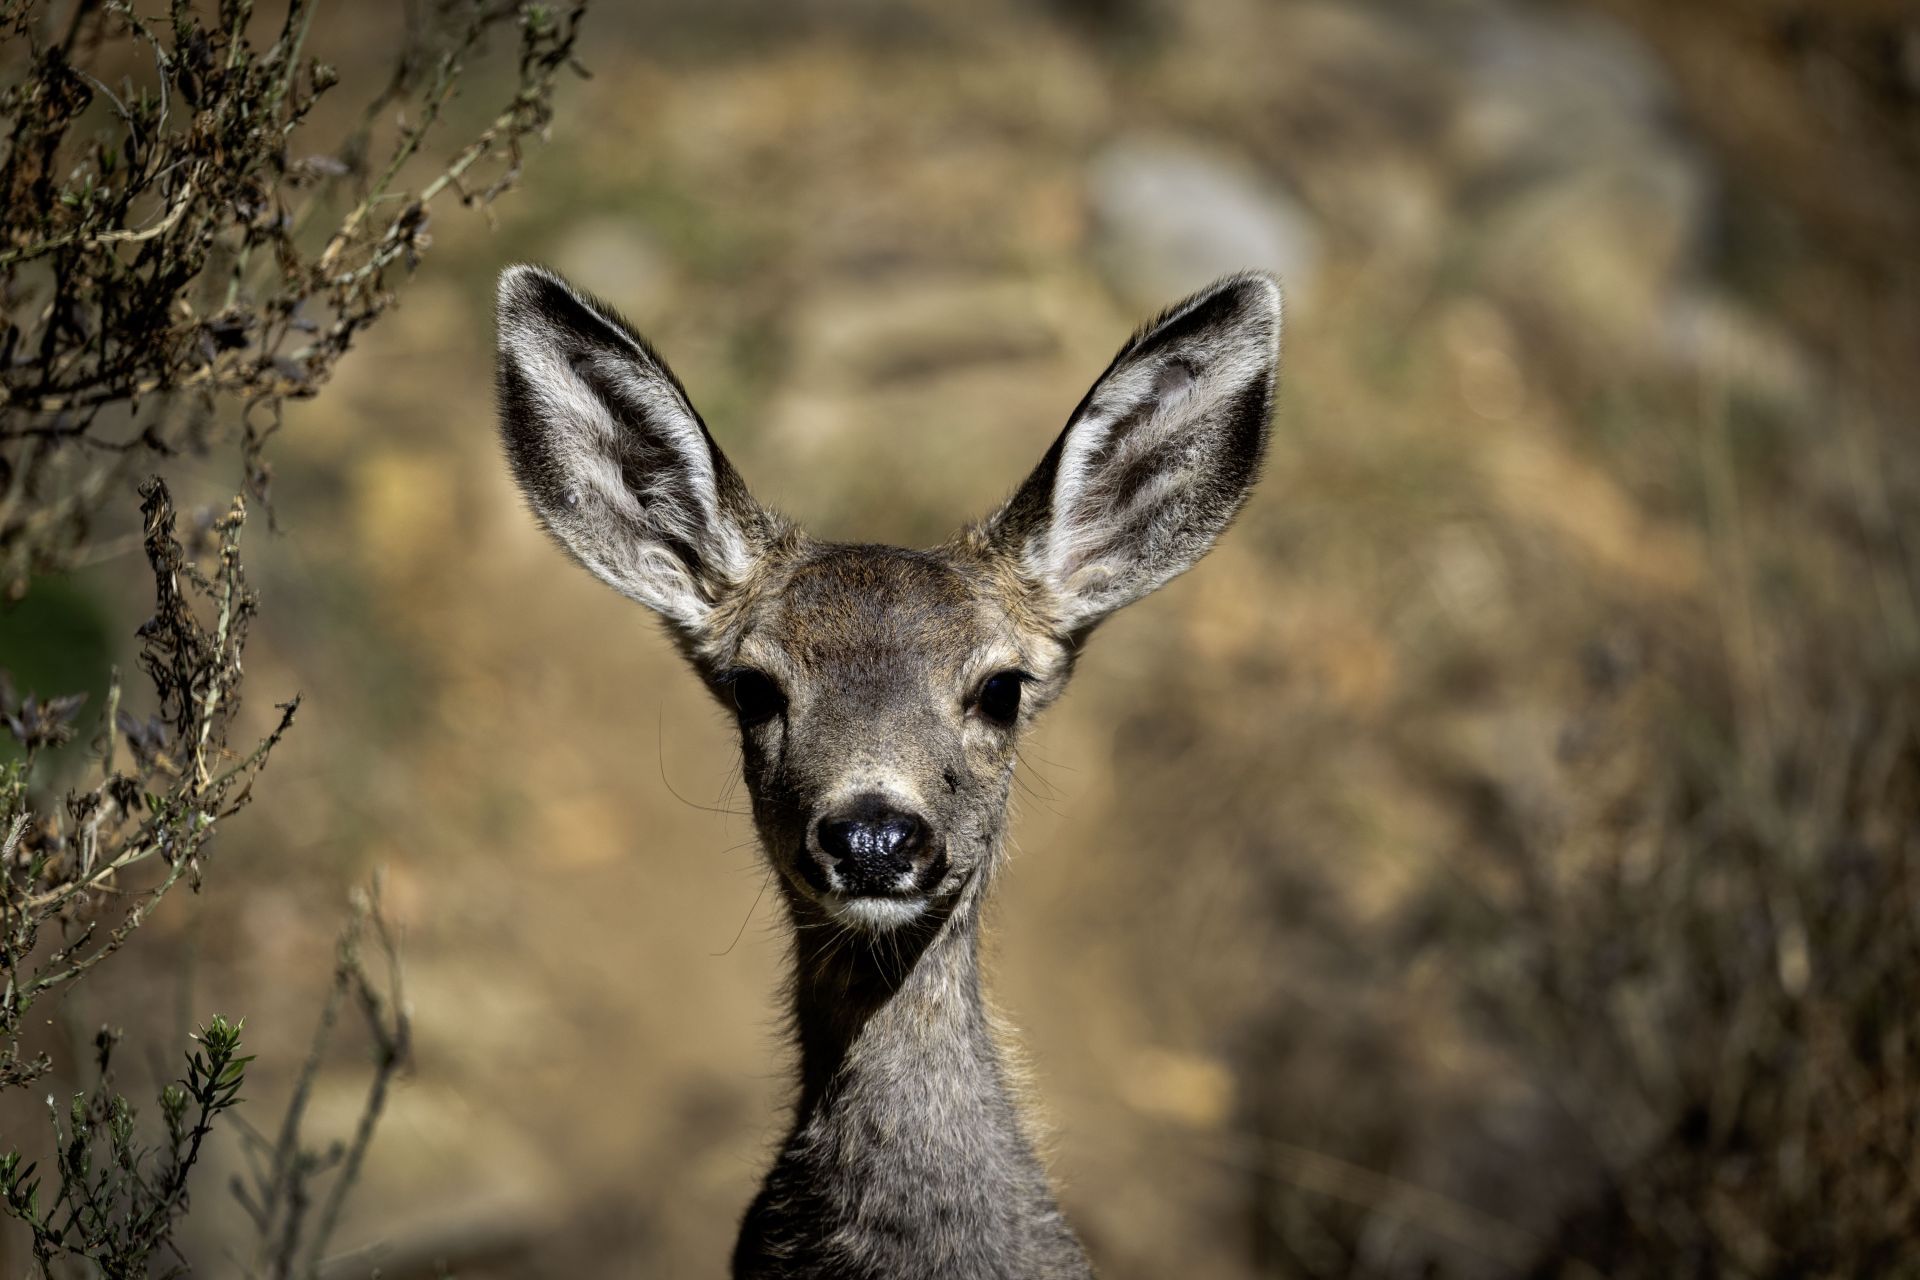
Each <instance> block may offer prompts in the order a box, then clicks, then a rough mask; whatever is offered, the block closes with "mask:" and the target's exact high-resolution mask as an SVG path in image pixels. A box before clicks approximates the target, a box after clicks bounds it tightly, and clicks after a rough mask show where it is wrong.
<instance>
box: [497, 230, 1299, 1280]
mask: <svg viewBox="0 0 1920 1280" xmlns="http://www.w3.org/2000/svg"><path fill="white" fill-rule="evenodd" d="M1279 338H1280V291H1279V288H1278V286H1277V285H1275V284H1274V282H1273V281H1272V280H1271V279H1269V278H1267V277H1265V276H1262V275H1252V274H1249V275H1240V276H1233V277H1230V278H1228V279H1226V280H1222V281H1220V282H1219V283H1217V284H1215V285H1213V286H1212V287H1210V288H1208V289H1206V290H1204V291H1202V292H1200V293H1198V294H1195V295H1194V296H1193V297H1191V298H1189V299H1187V300H1186V301H1185V302H1182V303H1180V304H1179V305H1178V306H1176V307H1174V308H1173V309H1171V310H1170V311H1168V312H1167V313H1166V314H1164V315H1162V316H1161V317H1160V318H1159V319H1157V320H1155V321H1153V322H1152V323H1151V324H1149V325H1147V326H1146V327H1145V328H1143V329H1141V330H1140V331H1139V332H1138V333H1137V334H1135V335H1134V337H1133V338H1132V339H1131V340H1130V341H1129V342H1128V343H1127V344H1126V345H1125V346H1124V347H1122V348H1121V349H1120V353H1119V355H1117V356H1116V357H1115V358H1114V361H1113V363H1112V365H1111V366H1109V367H1108V369H1107V371H1106V372H1105V373H1104V374H1102V375H1101V377H1100V379H1099V381H1097V382H1095V383H1094V385H1093V389H1092V390H1091V391H1089V392H1088V393H1087V395H1086V398H1085V399H1083V400H1082V401H1081V402H1080V405H1079V407H1078V408H1077V409H1075V410H1074V412H1073V415H1072V417H1071V418H1070V419H1069V420H1068V423H1067V426H1066V429H1065V430H1064V431H1063V432H1062V433H1061V435H1060V437H1059V438H1058V439H1057V440H1055V441H1054V443H1053V447H1052V448H1051V449H1049V450H1048V451H1047V454H1046V456H1045V457H1044V458H1042V459H1041V460H1040V465H1039V466H1038V467H1037V468H1036V469H1035V470H1034V472H1033V474H1032V475H1030V476H1028V477H1027V479H1026V481H1025V482H1024V483H1023V484H1022V485H1021V486H1020V488H1019V489H1018V490H1017V491H1016V492H1015V493H1014V495H1013V497H1012V498H1011V499H1009V500H1008V501H1007V503H1006V504H1005V505H1004V506H1002V507H1001V508H1000V509H999V510H998V511H997V512H995V513H994V514H993V515H991V516H989V517H988V518H987V519H985V520H983V521H981V522H980V523H978V524H975V525H972V526H970V527H968V528H966V529H965V530H963V531H962V532H960V533H959V534H958V535H956V536H955V537H954V538H953V539H951V540H950V541H948V542H947V543H946V544H945V545H943V546H940V547H937V548H935V549H933V550H930V551H909V550H905V549H902V548H897V547H885V546H867V545H849V544H842V543H829V542H819V541H815V540H814V539H812V538H809V537H808V536H807V535H806V534H804V533H802V532H801V531H800V530H799V529H798V528H796V527H795V526H794V525H792V524H791V523H789V522H788V521H787V520H785V519H783V518H782V517H780V516H779V515H776V514H775V513H774V512H772V511H769V510H768V509H766V508H765V507H762V506H761V505H759V504H758V503H757V502H755V501H754V499H753V498H752V496H751V495H750V494H749V493H748V492H747V486H746V485H745V484H744V483H742V481H741V479H740V477H739V475H738V474H737V473H736V472H735V471H734V469H733V467H732V466H731V465H730V464H729V463H728V461H727V459H726V457H725V456H724V455H723V454H722V453H721V452H720V448H719V446H718V445H717V444H715V443H714V440H713V437H712V436H711V435H709V434H708V432H707V429H706V427H705V425H704V424H703V423H702V422H701V420H700V416H699V414H697V413H696V412H695V411H694V409H693V406H692V404H691V403H690V402H689V401H688V399H687V394H686V391H685V389H684V388H682V387H681V385H680V383H679V381H678V379H676V378H675V377H674V375H673V373H672V371H671V370H669V369H668V368H667V366H666V364H665V363H664V362H663V361H662V360H661V359H660V357H659V356H657V355H656V354H654V352H653V349H652V348H651V347H649V346H648V345H647V343H646V341H645V340H644V339H642V338H641V337H640V336H639V335H638V334H637V333H635V332H634V331H633V330H632V329H631V328H630V327H628V325H627V324H626V323H625V322H624V321H622V320H621V319H620V317H619V316H617V315H616V314H614V312H613V311H612V310H611V309H610V308H608V307H607V306H605V305H604V304H603V303H601V302H599V301H597V300H596V299H594V298H593V297H591V296H589V295H587V294H585V293H583V292H581V291H579V290H577V289H574V288H573V287H571V286H570V285H568V284H567V282H566V281H564V280H562V279H561V278H560V277H559V276H557V275H554V274H552V273H551V272H548V271H546V270H544V269H542V268H539V267H532V266H520V267H514V268H511V269H510V270H508V271H507V272H506V274H505V275H503V276H502V277H501V279H500V297H499V362H500V363H499V381H500V388H499V390H500V424H501V432H502V436H503V439H504V442H505V446H506V453H507V458H508V460H509V462H510V463H511V465H512V468H513V473H514V476H515V477H516V479H517V480H518V482H519V485H520V488H521V490H522V491H523V492H524V494H525V495H526V499H527V502H528V503H529V504H530V505H531V506H532V508H533V511H534V514H535V515H536V516H537V517H538V518H539V519H540V522H541V523H542V524H544V525H545V526H546V528H547V530H548V531H549V532H550V533H551V534H552V535H553V536H554V538H555V539H556V540H558V541H559V543H560V545H561V546H562V547H563V548H565V549H566V550H567V551H568V552H569V553H571V554H572V555H573V557H574V558H575V559H577V560H578V561H579V562H580V563H581V564H583V565H585V566H586V567H587V568H588V569H590V570H592V571H593V573H594V574H596V575H597V576H599V577H600V578H601V579H602V580H603V581H605V582H606V583H608V584H609V585H610V586H612V587H613V588H614V589H615V590H617V591H619V592H621V593H622V594H624V595H627V596H629V597H631V598H632V599H634V600H637V601H639V602H640V603H641V604H643V605H646V606H647V607H648V608H650V609H652V610H654V611H655V612H657V613H658V614H659V615H660V616H661V617H662V618H664V619H665V620H666V623H667V625H668V627H669V628H670V629H671V631H672V634H673V637H674V639H675V641H676V642H677V643H678V645H679V647H680V649H681V650H682V652H684V653H685V655H686V656H687V658H688V659H689V660H690V661H691V662H692V664H693V667H694V669H695V670H696V671H697V672H698V673H699V675H700V677H701V679H702V680H703V681H705V682H706V684H707V685H708V687H709V688H710V689H711V690H712V691H713V693H714V695H715V696H716V697H717V698H719V699H720V700H721V702H722V703H724V704H725V705H726V706H728V707H730V708H731V709H732V711H733V712H734V714H735V715H736V716H737V718H738V720H739V725H740V746H741V754H742V757H743V772H744V774H745V779H746V784H747V790H748V792H749V793H750V795H751V796H752V801H753V815H754V822H755V825H756V827H757V828H758V830H759V834H760V838H761V842H762V844H763V846H764V847H765V851H766V855H767V857H768V859H769V860H770V861H771V863H772V868H773V871H774V872H775V874H776V878H777V881H778V883H779V886H780V890H781V894H782V897H783V898H784V900H785V904H786V911H787V916H788V919H789V921H790V923H791V925H792V948H793V957H792V959H793V976H792V982H791V991H790V996H791V1000H792V1010H793V1027H794V1031H795V1035H796V1038H797V1039H798V1042H799V1053H800V1080H799V1090H798V1093H799V1096H798V1099H797V1102H796V1105H795V1110H794V1120H793V1128H792V1131H791V1133H790V1134H789V1136H788V1137H787V1140H786V1143H785V1145H784V1147H783V1148H782V1149H781V1151H780V1154H779V1157H778V1158H777V1160H776V1161H775V1163H774V1166H773V1169H772V1171H771V1172H770V1173H769V1174H768V1175H767V1178H766V1182H765V1184H764V1186H763V1187H762V1189H761V1191H760V1194H759V1196H758V1198H757V1199H755V1200H754V1202H753V1205H752V1207H751V1208H750V1209H748V1211H747V1214H746V1219H745V1221H744V1223H743V1224H742V1226H741V1229H740V1237H739V1242H738V1244H737V1245H736V1247H735V1250H734V1256H733V1272H734V1275H735V1276H736V1277H819V1278H821V1280H825V1278H826V1277H834V1278H836V1280H839V1278H843V1277H850V1278H872V1280H881V1278H882V1277H884V1278H885V1280H903V1278H907V1277H954V1278H959V1277H969V1278H970V1277H1005V1278H1006V1280H1014V1278H1018V1280H1034V1278H1036V1277H1062V1276H1089V1275H1091V1274H1092V1271H1091V1269H1090V1267H1089V1265H1088V1263H1087V1259H1086V1255H1085V1253H1084V1252H1083V1251H1082V1249H1081V1246H1080V1244H1079V1242H1078V1240H1076V1239H1075V1237H1074V1234H1073V1232H1072V1230H1071V1229H1070V1228H1069V1227H1068V1226H1067V1224H1066V1222H1065V1221H1064V1219H1063V1218H1062V1216H1061V1213H1060V1210H1059V1208H1058V1206H1057V1205H1056V1204H1055V1202H1054V1198H1053V1194H1052V1192H1051V1190H1050V1189H1049V1187H1048V1184H1047V1177H1046V1173H1045V1171H1044V1170H1043V1169H1042V1168H1041V1164H1040V1161H1039V1159H1038V1158H1037V1157H1036V1156H1035V1154H1034V1150H1033V1145H1032V1143H1031V1141H1030V1140H1029V1137H1028V1134H1027V1132H1026V1130H1025V1129H1024V1127H1023V1125H1022V1121H1021V1117H1020V1113H1019V1109H1018V1107H1017V1105H1016V1102H1015V1098H1014V1096H1013V1090H1012V1088H1011V1087H1010V1085H1009V1082H1008V1076H1007V1071H1006V1069H1005V1067H1004V1066H1003V1064H1002V1060H1001V1055H1000V1052H999V1050H998V1049H997V1048H996V1046H995V1042H994V1034H993V1028H992V1023H991V1021H990V1018H989V1015H988V1014H987V1012H986V1009H985V1007H984V1005H983V1003H982V1000H981V994H980V972H979V937H980V913H981V907H982V903H983V901H984V899H985V897H986V894H987V891H988V887H989V885H990V884H991V882H992V879H993V875H994V872H995V870H996V868H997V867H998V866H999V864H1000V861H1001V849H1002V836H1003V833H1004V830H1005V827H1006V820H1007V799H1008V791H1009V788H1010V786H1011V784H1012V781H1013V772H1014V747H1015V744H1016V742H1017V741H1018V740H1019V738H1020V735H1021V733H1022V732H1023V731H1024V730H1025V729H1026V728H1027V726H1028V725H1029V724H1030V723H1031V721H1032V720H1033V718H1034V717H1035V716H1037V715H1038V714H1039V713H1040V712H1041V711H1042V710H1044V709H1045V708H1046V706H1047V705H1048V704H1049V703H1051V702H1052V701H1053V700H1054V699H1055V698H1057V697H1059V696H1060V692H1061V690H1062V689H1063V688H1064V687H1065V685H1066V682H1067V677H1068V675H1069V674H1070V673H1071V671H1072V669H1073V664H1074V660H1075V659H1076V657H1077V656H1078V655H1079V652H1080V647H1081V645H1082V643H1083V642H1084V641H1085V640H1086V638H1087V635H1088V633H1089V632H1090V631H1092V630H1093V628H1094V627H1095V625H1097V624H1098V623H1099V622H1100V620H1101V619H1102V618H1104V617H1106V616H1107V615H1108V614H1109V613H1112V612H1113V611H1114V610H1115V609H1118V608H1119V607H1120V606H1122V605H1124V604H1127V603H1129V602H1131V601H1133V600H1137V599H1139V598H1140V597H1141V596H1143V595H1145V594H1147V593H1148V592H1149V591H1152V590H1153V589H1154V588H1156V587H1158V586H1160V585H1161V584H1163V583H1165V582H1166V581H1167V580H1169V579H1170V578H1172V577H1174V576H1175V575H1176V574H1178V573H1181V572H1182V571H1184V570H1185V569H1187V568H1188V567H1189V566H1191V565H1192V564H1193V563H1194V562H1195V561H1197V560H1198V559H1199V558H1200V557H1201V556H1202V555H1204V554H1205V553H1206V551H1207V550H1208V548H1209V547H1211V546H1212V544H1213V542H1214V540H1215V539H1216V538H1218V537H1219V536H1220V534H1221V532H1222V531H1223V530H1224V529H1225V528H1226V527H1227V525H1228V523H1229V522H1230V521H1231V520H1232V519H1233V517H1234V515H1235V514H1236V513H1237V512H1238V511H1239V509H1240V506H1241V504H1242V503H1243V502H1244V501H1245V500H1246V496H1247V492H1248V490H1249V488H1250V486H1251V485H1252V483H1253V481H1254V478H1255V476H1256V474H1257V472H1258V471H1259V468H1260V461H1261V457H1262V455H1263V453H1264V452H1265V448H1266V438H1267V420H1268V416H1269V413H1270V410H1271V403H1272V398H1273V386H1274V376H1275V370H1276V366H1277V363H1278V358H1279Z"/></svg>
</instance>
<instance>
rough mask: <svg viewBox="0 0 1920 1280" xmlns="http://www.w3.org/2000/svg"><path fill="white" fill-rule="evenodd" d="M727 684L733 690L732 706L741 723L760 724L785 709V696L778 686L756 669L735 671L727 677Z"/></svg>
mask: <svg viewBox="0 0 1920 1280" xmlns="http://www.w3.org/2000/svg"><path fill="white" fill-rule="evenodd" d="M727 685H728V687H729V688H730V689H731V690H732V691H733V706H734V710H736V711H738V712H739V713H740V723H741V724H744V725H756V724H760V723H761V722H762V721H766V720H771V719H773V718H774V717H775V716H777V715H779V714H780V713H781V712H782V711H784V710H786V707H787V697H786V695H785V694H783V693H781V692H780V686H779V685H777V684H775V683H774V682H773V681H772V680H769V679H768V678H767V677H766V676H763V675H761V674H760V673H759V672H758V671H747V670H742V671H736V672H734V673H733V674H732V675H731V676H728V677H727Z"/></svg>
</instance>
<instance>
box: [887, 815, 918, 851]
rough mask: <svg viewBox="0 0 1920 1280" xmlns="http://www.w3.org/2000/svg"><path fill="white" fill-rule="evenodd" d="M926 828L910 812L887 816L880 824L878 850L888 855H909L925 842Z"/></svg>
mask: <svg viewBox="0 0 1920 1280" xmlns="http://www.w3.org/2000/svg"><path fill="white" fill-rule="evenodd" d="M926 830H927V829H926V824H924V823H922V822H921V821H920V819H918V818H916V817H914V816H913V815H912V814H910V813H903V814H899V815H897V816H896V817H893V818H889V819H888V820H887V821H885V822H883V823H881V824H880V832H879V835H878V839H877V843H878V844H879V846H880V852H882V853H885V854H887V855H888V856H890V857H911V856H912V855H913V854H915V853H917V852H918V851H919V849H920V846H921V845H923V844H925V843H926Z"/></svg>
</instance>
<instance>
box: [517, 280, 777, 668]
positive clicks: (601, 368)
mask: <svg viewBox="0 0 1920 1280" xmlns="http://www.w3.org/2000/svg"><path fill="white" fill-rule="evenodd" d="M498 315H499V322H498V323H499V331H498V336H499V381H500V429H501V437H502V440H503V442H504V443H505V446H506V451H507V456H508V459H509V461H510V462H511V464H512V466H513V471H514V476H515V478H516V479H517V480H518V482H519V484H520V488H521V491H522V492H523V493H524V494H525V495H526V497H527V501H528V503H529V504H530V505H531V506H532V507H533V510H534V512H535V514H536V515H538V516H539V518H540V520H541V522H542V523H543V524H544V525H545V526H546V527H547V529H548V530H549V531H550V532H551V533H552V534H553V535H554V537H555V538H556V539H557V540H558V541H559V542H560V544H561V545H562V546H564V547H565V548H566V549H567V550H568V551H569V552H571V553H572V554H573V556H574V557H575V558H576V559H577V560H579V561H580V563H581V564H583V565H585V566H586V567H587V568H588V569H590V570H591V571H592V572H593V573H594V574H596V575H597V576H598V577H600V578H601V579H602V580H603V581H605V582H607V583H608V584H609V585H611V586H612V587H614V588H615V589H616V590H618V591H620V592H621V593H622V594H624V595H627V596H629V597H631V598H632V599H634V600H637V601H639V602H640V603H641V604H644V605H646V606H647V607H649V608H651V609H654V610H656V611H658V612H659V613H660V614H661V615H662V616H663V617H665V618H666V619H667V620H668V621H669V622H671V623H672V624H674V625H675V626H676V627H678V628H680V629H682V630H683V631H688V632H692V631H696V630H697V629H698V628H699V627H700V626H701V625H703V624H704V622H705V621H706V619H707V615H708V613H709V612H710V611H711V609H712V607H713V605H714V603H715V601H716V600H717V599H718V598H719V596H720V595H721V594H722V593H724V592H725V591H726V590H728V589H730V588H731V587H733V586H735V585H737V584H738V583H739V582H741V581H743V580H744V579H745V578H746V577H747V575H748V574H749V573H750V572H751V570H752V566H753V558H754V555H755V554H756V545H757V535H758V534H760V533H762V532H764V526H765V523H766V517H765V513H764V512H762V511H761V510H760V509H759V508H758V507H757V506H756V505H755V504H754V503H753V502H752V500H751V498H749V497H748V496H747V493H746V487H745V485H744V484H742V483H741V482H740V480H739V477H738V476H737V475H736V474H735V473H734V471H733V469H732V467H731V466H730V465H729V464H728V463H727V461H726V459H725V457H724V456H723V455H722V454H721V453H720V451H719V449H718V448H717V447H716V446H715V445H714V443H713V438H712V437H711V436H710V435H708V434H707V429H706V427H705V425H704V424H703V423H702V422H701V421H700V417H699V415H698V414H697V413H695V412H694V410H693V406H692V405H691V404H690V403H689V402H688V400H687V397H686V392H685V391H684V390H683V389H682V387H681V386H680V383H679V381H678V379H676V378H675V377H674V376H673V373H672V371H671V370H670V369H668V368H667V366H666V364H665V363H664V362H663V361H662V360H661V359H660V358H659V357H658V356H657V355H655V354H654V352H653V350H652V349H651V348H650V347H648V345H647V344H646V342H645V340H644V339H642V338H641V337H640V336H639V335H638V334H637V333H635V332H634V331H633V330H632V329H631V328H629V327H628V326H627V324H626V323H625V322H624V321H623V320H621V319H620V317H619V316H618V315H616V314H615V313H614V312H613V311H612V309H611V308H608V307H607V306H605V305H604V304H603V303H601V302H599V301H598V300H596V299H594V298H592V297H591V296H589V295H587V294H585V293H582V292H580V291H579V290H576V289H574V288H573V287H572V286H571V285H569V284H568V283H567V282H566V281H565V280H563V279H561V278H560V277H559V276H558V275H555V274H554V273H552V272H550V271H547V270H545V269H544V268H540V267H533V266H519V267H512V268H509V269H508V270H507V271H506V272H505V273H504V274H502V275H501V277H500V289H499V310H498Z"/></svg>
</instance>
